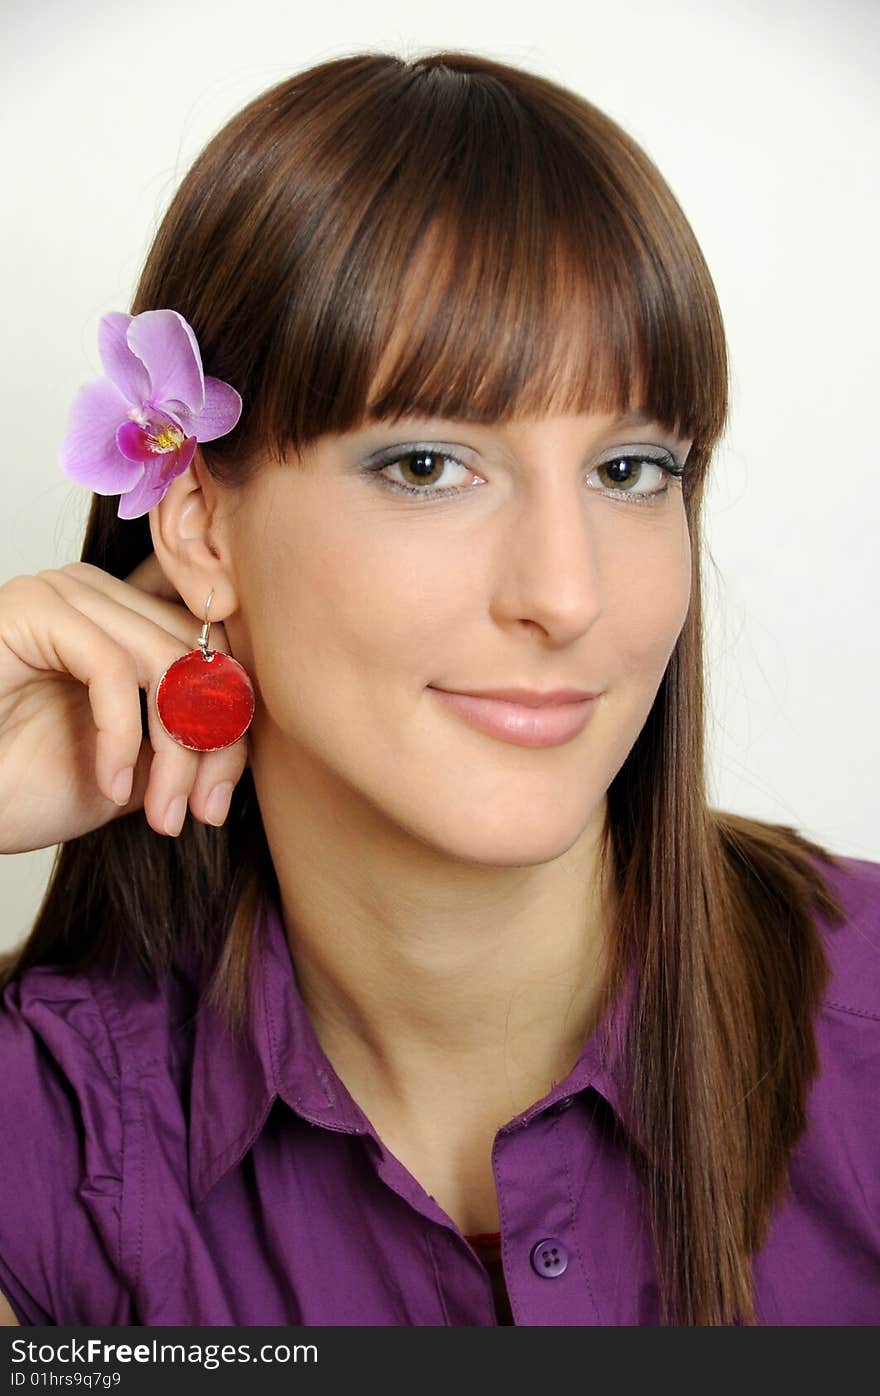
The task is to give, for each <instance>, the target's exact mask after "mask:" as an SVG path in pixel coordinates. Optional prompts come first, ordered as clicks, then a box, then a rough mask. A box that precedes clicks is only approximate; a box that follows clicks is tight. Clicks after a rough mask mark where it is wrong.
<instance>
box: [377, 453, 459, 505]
mask: <svg viewBox="0 0 880 1396" xmlns="http://www.w3.org/2000/svg"><path fill="white" fill-rule="evenodd" d="M449 465H451V466H452V467H453V468H455V467H457V468H458V470H459V471H460V472H463V473H464V475H465V476H467V475H473V474H474V472H473V471H472V470H469V469H468V467H467V466H466V465H464V464H463V463H462V461H460V460H458V459H457V458H456V457H455V456H452V455H450V454H449V452H448V451H437V450H434V449H429V448H427V447H424V448H422V447H415V448H413V449H412V450H410V451H398V452H397V454H396V455H394V456H386V457H384V458H382V459H380V460H378V461H374V463H373V464H372V465H369V466H367V467H366V470H367V473H368V474H370V475H372V476H374V478H376V479H378V480H379V481H380V482H381V483H382V484H383V485H388V486H390V487H391V489H397V490H405V491H406V492H407V493H409V494H420V495H432V494H456V493H458V489H457V488H456V486H458V485H460V484H461V481H462V476H461V475H459V476H458V477H455V475H454V469H453V482H452V483H450V481H449V473H450V472H449V470H448V469H447V466H449ZM392 469H393V470H397V471H398V472H399V474H400V475H401V476H402V477H403V478H402V479H394V478H393V477H392V476H390V475H386V474H385V472H386V471H388V470H392ZM441 480H445V481H446V486H445V487H444V488H443V489H437V488H436V486H437V484H438V482H439V481H441Z"/></svg>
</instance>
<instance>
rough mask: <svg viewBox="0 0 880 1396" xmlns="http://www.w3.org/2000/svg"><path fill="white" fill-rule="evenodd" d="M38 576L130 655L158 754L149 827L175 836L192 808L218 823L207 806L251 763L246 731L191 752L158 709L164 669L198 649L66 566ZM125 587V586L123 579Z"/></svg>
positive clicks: (148, 799) (147, 797) (148, 802)
mask: <svg viewBox="0 0 880 1396" xmlns="http://www.w3.org/2000/svg"><path fill="white" fill-rule="evenodd" d="M39 576H40V577H41V578H42V579H43V580H44V581H45V582H47V583H48V585H49V586H50V587H52V588H53V589H54V590H55V591H56V592H57V593H58V594H59V595H60V596H62V597H63V599H64V600H65V601H66V602H67V603H68V604H69V605H70V606H71V607H72V608H73V609H74V610H76V611H78V612H79V613H80V614H81V615H83V616H85V617H87V618H88V619H90V620H91V621H93V622H94V623H95V624H96V625H97V626H98V627H99V628H100V629H101V630H102V631H103V632H105V633H106V634H108V635H109V636H110V637H111V638H112V639H113V640H115V641H116V643H117V644H118V645H120V646H122V647H123V648H124V649H125V650H127V651H128V652H129V654H130V656H131V660H132V665H133V669H134V674H135V677H136V685H137V687H139V688H143V689H144V690H145V692H146V694H147V704H146V707H147V719H148V731H149V739H150V745H151V746H152V748H153V751H154V753H155V756H154V758H153V763H152V766H151V770H150V779H149V784H148V786H147V789H146V791H145V793H144V804H143V807H144V814H145V816H146V818H147V820H148V822H149V823H150V825H151V826H152V827H153V828H154V829H155V830H156V831H157V832H158V833H165V834H170V835H176V834H178V833H179V832H180V829H181V828H182V825H183V822H184V820H185V817H186V809H187V807H188V806H189V807H190V808H191V810H192V813H193V814H194V815H195V816H196V817H197V818H198V819H200V820H201V821H202V822H203V823H212V822H214V821H213V820H212V819H211V818H210V813H211V812H210V811H209V809H208V802H209V799H210V796H211V792H212V791H213V790H214V788H215V787H216V786H218V785H223V784H225V783H227V782H231V783H232V784H233V785H234V784H235V783H236V782H237V781H238V779H239V778H240V776H241V774H242V771H243V770H244V768H245V766H246V764H247V742H246V734H245V736H244V737H242V738H239V740H238V741H237V742H235V743H233V744H232V745H231V746H229V747H225V748H223V749H222V750H220V751H213V752H195V751H190V750H189V748H187V747H184V746H181V745H180V743H179V742H176V741H174V739H173V738H172V737H170V736H169V735H168V733H167V732H166V731H165V728H164V727H163V726H162V723H161V721H160V720H159V714H158V710H157V707H156V697H155V695H156V689H157V688H158V684H159V681H160V679H161V677H162V675H163V673H164V672H165V670H166V669H167V668H168V666H169V665H170V664H173V663H174V661H175V660H176V659H179V658H180V657H181V656H182V655H184V654H187V653H189V652H190V651H191V650H192V649H193V648H194V645H193V643H192V641H191V640H187V641H180V640H177V639H176V638H175V636H174V635H172V634H169V633H168V631H166V630H165V629H164V628H163V627H162V626H161V625H157V624H155V623H154V622H153V621H151V620H150V619H148V618H147V617H146V616H144V615H142V614H140V613H139V612H136V611H134V610H132V609H131V608H130V607H129V606H128V605H126V604H120V603H119V602H117V601H115V600H113V599H112V597H111V596H110V595H108V594H106V593H105V592H104V591H103V590H99V589H97V588H96V587H93V586H91V585H87V584H85V583H83V582H81V581H80V580H79V579H78V577H77V576H75V575H72V574H71V573H70V572H66V571H64V570H63V569H59V570H58V571H55V572H52V571H49V572H44V573H40V574H39ZM116 580H118V579H116ZM121 585H122V586H123V587H125V584H124V583H123V584H121ZM125 591H126V593H127V592H128V591H129V589H128V588H125ZM175 609H177V608H175ZM132 694H133V698H134V699H136V700H137V710H138V722H137V728H138V733H139V734H140V736H141V737H142V736H143V733H142V730H141V721H140V699H139V698H138V695H137V691H136V688H132ZM129 764H133V763H129ZM200 771H201V780H200V782H199V785H198V789H197V791H196V795H195V798H194V799H193V800H192V802H190V797H191V795H192V791H193V789H194V787H195V785H196V781H197V778H198V777H199V774H200ZM99 784H100V785H101V789H102V790H105V789H107V787H106V786H105V785H104V784H103V783H102V782H101V781H100V778H99ZM111 788H112V787H111Z"/></svg>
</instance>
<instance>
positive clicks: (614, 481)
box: [364, 446, 684, 504]
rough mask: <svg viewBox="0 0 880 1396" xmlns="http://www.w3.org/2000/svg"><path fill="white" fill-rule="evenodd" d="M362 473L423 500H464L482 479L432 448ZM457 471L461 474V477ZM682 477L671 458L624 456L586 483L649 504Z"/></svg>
mask: <svg viewBox="0 0 880 1396" xmlns="http://www.w3.org/2000/svg"><path fill="white" fill-rule="evenodd" d="M364 471H365V473H366V474H367V475H369V476H370V477H372V478H374V479H376V481H377V482H378V483H379V484H381V485H384V486H385V487H387V488H388V489H392V490H397V491H398V492H402V493H405V494H412V495H420V496H421V497H422V498H423V499H430V498H432V497H434V498H436V497H438V496H440V495H454V494H462V493H464V492H465V490H466V489H468V488H473V487H472V486H468V485H467V484H466V483H465V478H466V477H467V476H471V478H477V479H480V477H479V476H476V473H475V472H474V471H473V470H471V469H470V468H469V467H468V466H466V465H465V464H464V463H463V462H462V461H460V460H458V458H457V457H456V456H453V455H451V454H450V453H449V452H448V451H440V450H437V449H436V448H434V447H428V446H424V447H423V446H415V447H413V448H412V449H411V450H408V451H400V450H398V451H396V452H395V453H394V454H393V455H386V456H384V457H381V458H380V459H378V460H376V461H373V462H372V463H371V464H370V465H368V466H365V467H364ZM389 471H396V472H397V473H398V478H394V477H393V476H392V475H390V474H388V473H387V472H389ZM456 471H458V472H459V473H458V474H457V475H456ZM683 473H684V467H683V466H681V465H678V464H677V462H676V461H675V459H674V458H673V457H672V456H671V455H668V454H666V455H664V456H662V457H660V456H648V455H644V454H641V453H638V452H621V453H620V454H619V455H616V456H613V457H611V458H610V459H609V460H606V461H602V462H600V463H599V465H597V466H594V468H593V470H591V471H590V474H589V476H588V477H587V479H588V480H589V479H590V478H591V477H592V476H598V477H599V484H598V485H591V486H590V488H592V489H594V490H598V491H599V493H601V494H604V495H606V496H609V497H611V498H615V499H617V500H621V501H622V502H624V503H631V504H646V503H647V504H650V503H652V502H654V501H656V500H659V499H661V498H662V497H663V496H664V495H667V494H668V493H669V490H670V485H669V477H670V476H673V477H675V478H677V479H680V478H681V476H682V474H683ZM450 476H451V478H450ZM441 482H443V483H441ZM482 483H485V481H482Z"/></svg>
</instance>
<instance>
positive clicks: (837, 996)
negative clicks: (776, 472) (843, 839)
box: [821, 857, 880, 1032]
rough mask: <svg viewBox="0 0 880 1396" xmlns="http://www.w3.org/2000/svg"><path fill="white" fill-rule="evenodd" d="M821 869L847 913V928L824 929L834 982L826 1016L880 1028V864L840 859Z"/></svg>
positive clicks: (827, 991)
mask: <svg viewBox="0 0 880 1396" xmlns="http://www.w3.org/2000/svg"><path fill="white" fill-rule="evenodd" d="M838 861H839V863H840V867H839V868H828V867H827V865H826V864H822V865H821V867H822V873H823V876H824V878H825V881H826V882H827V884H828V887H829V889H830V890H831V891H832V892H833V893H834V895H835V896H836V897H837V898H838V900H839V902H840V905H841V907H842V909H843V912H844V916H845V919H844V922H843V924H842V925H839V926H838V925H829V924H828V923H825V922H823V923H822V927H821V929H822V934H823V942H824V946H825V951H826V954H827V956H828V962H829V968H830V971H831V973H830V978H829V981H828V984H827V986H826V989H825V992H824V993H823V995H822V1003H823V1009H824V1010H825V1012H826V1014H844V1015H849V1016H850V1017H853V1018H860V1019H863V1020H865V1022H866V1024H867V1023H871V1024H874V1025H876V1026H875V1027H874V1028H873V1029H871V1030H872V1031H875V1032H876V1031H877V1029H878V1028H880V863H877V862H872V861H869V860H867V859H863V858H847V857H839V858H838Z"/></svg>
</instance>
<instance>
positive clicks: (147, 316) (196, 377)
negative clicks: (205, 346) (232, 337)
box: [128, 310, 205, 412]
mask: <svg viewBox="0 0 880 1396" xmlns="http://www.w3.org/2000/svg"><path fill="white" fill-rule="evenodd" d="M128 344H129V347H130V348H131V349H133V350H134V352H135V354H137V356H138V358H139V359H142V360H143V362H144V363H145V364H146V367H147V372H148V373H149V375H150V401H151V402H152V403H153V404H154V405H155V406H156V407H161V406H162V404H163V403H164V401H165V399H166V398H168V399H171V400H172V401H174V402H180V403H183V404H184V406H186V407H188V408H189V409H190V411H191V412H201V410H202V408H203V407H204V405H205V375H204V373H203V372H202V356H201V354H200V353H199V346H198V342H197V340H196V337H195V334H194V333H193V331H192V330H191V328H190V326H189V325H188V324H187V323H186V321H185V320H184V318H183V316H182V315H178V313H177V311H176V310H144V311H142V312H141V314H140V315H135V316H134V317H133V319H132V322H131V324H130V325H129V327H128Z"/></svg>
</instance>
